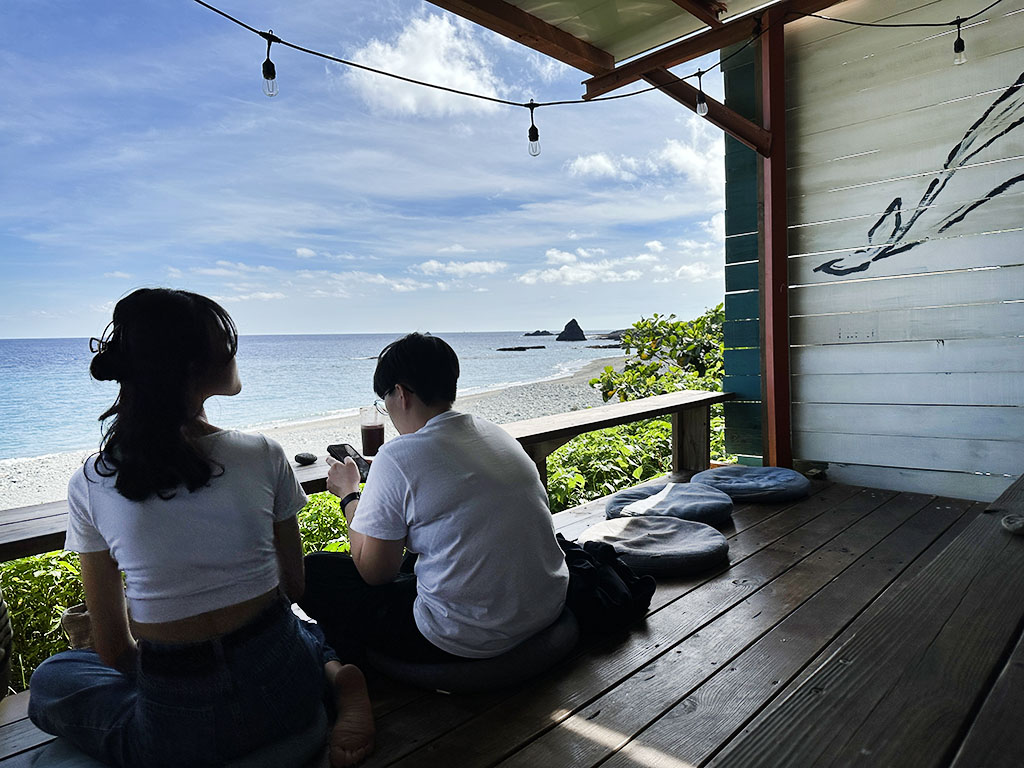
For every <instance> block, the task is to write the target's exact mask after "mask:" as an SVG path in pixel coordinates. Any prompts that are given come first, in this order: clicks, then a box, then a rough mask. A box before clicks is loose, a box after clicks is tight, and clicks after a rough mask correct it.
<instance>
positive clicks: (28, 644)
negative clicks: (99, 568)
mask: <svg viewBox="0 0 1024 768" xmlns="http://www.w3.org/2000/svg"><path fill="white" fill-rule="evenodd" d="M0 586H2V589H3V593H4V599H5V600H6V601H7V606H8V610H9V611H10V615H11V625H12V627H13V629H14V645H13V649H12V653H11V688H12V690H14V691H15V692H17V691H23V690H25V689H26V688H28V681H29V678H30V677H31V676H32V672H33V671H34V670H35V668H36V667H38V666H39V664H40V663H42V661H43V660H44V659H46V658H47V657H49V656H52V655H53V654H55V653H58V652H60V651H63V650H67V647H68V644H67V640H65V638H64V634H63V632H62V631H61V628H60V616H61V614H62V613H63V612H64V609H65V608H67V607H68V606H69V605H75V604H76V603H80V602H82V600H84V599H85V598H84V596H83V594H82V578H81V573H80V571H79V569H78V555H77V554H75V553H74V552H47V553H46V554H42V555H35V556H33V557H23V558H21V559H19V560H11V561H9V562H6V563H0Z"/></svg>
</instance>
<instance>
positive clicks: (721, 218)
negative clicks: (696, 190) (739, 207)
mask: <svg viewBox="0 0 1024 768" xmlns="http://www.w3.org/2000/svg"><path fill="white" fill-rule="evenodd" d="M701 227H702V228H703V229H704V231H705V232H707V233H708V234H709V235H711V237H713V238H714V239H715V241H716V242H720V243H722V242H725V211H719V212H718V213H716V214H715V215H714V216H712V217H711V218H710V219H708V220H707V221H705V222H704V223H703V224H701Z"/></svg>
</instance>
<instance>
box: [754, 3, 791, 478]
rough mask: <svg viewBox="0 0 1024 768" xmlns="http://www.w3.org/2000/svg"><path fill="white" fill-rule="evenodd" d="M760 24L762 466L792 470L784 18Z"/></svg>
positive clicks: (770, 14) (775, 14) (774, 12)
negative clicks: (766, 142)
mask: <svg viewBox="0 0 1024 768" xmlns="http://www.w3.org/2000/svg"><path fill="white" fill-rule="evenodd" d="M762 24H763V25H764V26H765V27H767V31H766V32H765V33H764V34H763V35H762V36H761V115H762V122H763V126H764V128H765V130H767V131H768V132H769V133H770V134H771V137H772V138H771V148H770V150H769V152H768V155H767V156H765V157H764V158H763V174H762V184H763V186H762V199H763V201H764V228H763V232H764V264H763V269H764V281H763V288H762V291H761V297H762V314H761V318H762V327H761V336H762V350H763V359H764V413H765V420H764V463H765V464H767V465H769V466H775V467H791V466H792V464H793V448H792V442H791V429H790V427H791V424H790V412H789V411H790V386H789V264H788V261H789V243H788V237H787V227H788V219H787V216H786V202H787V200H786V198H787V187H786V47H785V38H786V35H785V14H784V12H783V11H782V10H781V9H780V8H779V7H778V6H775V7H773V8H769V9H768V11H767V12H766V13H765V15H764V17H763V19H762Z"/></svg>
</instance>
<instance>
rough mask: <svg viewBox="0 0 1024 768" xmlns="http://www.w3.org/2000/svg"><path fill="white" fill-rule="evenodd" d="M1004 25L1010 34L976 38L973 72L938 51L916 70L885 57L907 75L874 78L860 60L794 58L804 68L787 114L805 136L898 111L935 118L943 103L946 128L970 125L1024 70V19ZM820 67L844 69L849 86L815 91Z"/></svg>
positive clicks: (851, 126) (868, 121) (796, 78)
mask: <svg viewBox="0 0 1024 768" xmlns="http://www.w3.org/2000/svg"><path fill="white" fill-rule="evenodd" d="M1000 26H1001V27H1002V28H1003V30H1004V33H1005V34H1006V37H999V36H997V37H988V36H985V37H978V38H975V40H974V41H973V42H972V44H973V45H976V48H977V54H978V58H977V59H976V60H975V61H974V62H972V69H971V71H970V72H968V71H967V69H968V68H967V67H960V68H958V69H956V70H954V69H952V68H950V67H948V66H944V62H943V64H942V65H938V66H936V57H934V56H928V57H925V58H921V59H919V63H920V65H921V66H920V68H919V69H918V71H916V72H915V71H912V70H913V69H914V64H913V63H912V62H910V61H903V60H900V59H899V58H896V57H892V56H887V57H884V58H883V59H882V60H881V61H879V64H880V65H883V66H884V65H888V67H890V68H898V69H899V70H901V71H902V70H903V69H907V70H908V76H907V77H903V76H900V75H898V74H897V75H892V76H890V77H885V78H873V77H872V75H870V74H867V73H868V72H869V71H870V67H863V66H861V63H860V62H857V63H855V64H852V65H846V66H844V63H843V62H842V61H841V60H839V59H838V58H837V57H833V56H819V57H817V60H816V61H814V60H808V59H799V60H793V62H794V65H795V66H799V69H800V71H799V72H797V73H795V76H794V78H793V80H794V81H795V82H794V84H796V83H799V86H798V87H796V88H795V89H794V93H793V97H792V101H791V104H792V110H791V111H790V115H789V122H790V126H791V127H792V130H793V133H794V134H795V135H797V136H801V137H803V136H808V135H815V134H818V133H823V132H835V133H837V134H839V133H842V132H843V131H844V130H845V131H848V132H851V133H852V132H854V131H858V130H863V129H864V128H865V126H868V125H870V124H871V123H873V122H874V121H876V120H880V119H885V118H887V117H889V116H891V115H893V114H894V113H896V112H899V113H901V114H903V115H905V116H906V118H907V119H909V120H913V119H915V118H917V117H920V113H922V112H924V113H928V112H930V113H931V114H932V116H933V119H934V115H935V110H936V109H937V108H941V111H942V113H943V119H945V120H946V125H947V127H950V128H953V126H962V128H960V129H959V130H960V131H961V132H962V131H963V130H966V129H967V128H968V127H969V126H970V125H971V124H972V123H973V122H974V119H972V118H971V117H970V116H969V115H970V114H972V113H974V114H975V115H976V117H977V116H980V113H981V112H983V111H984V110H985V109H986V108H987V106H988V104H990V103H991V102H992V100H993V98H994V97H993V96H992V95H991V94H990V89H998V88H1003V89H1005V88H1008V87H1009V86H1010V85H1011V84H1012V83H1013V81H1014V78H1016V76H1017V75H1019V74H1020V71H1021V70H1020V67H1019V64H1020V50H1021V43H1020V40H1021V38H1020V34H1021V30H1022V29H1024V23H1021V22H1016V23H1014V22H1012V21H1011V22H1010V23H1004V24H1002V25H1000ZM1014 33H1016V36H1017V39H1016V40H1015V41H1013V40H1012V37H1013V35H1014ZM1014 44H1015V45H1014ZM947 50H948V49H947ZM986 53H987V55H985V54H986ZM822 69H830V70H841V75H842V76H843V78H844V79H845V80H846V82H845V83H844V85H843V88H844V89H845V90H835V91H832V92H830V93H823V92H820V91H819V92H817V93H815V92H814V91H813V90H812V89H813V84H812V83H811V82H808V81H813V80H814V79H820V78H815V77H814V73H815V72H818V71H821V70H822ZM862 72H864V73H865V74H861V73H862ZM805 83H807V85H806V86H805ZM986 102H987V103H986ZM816 110H817V111H816ZM976 117H975V119H976ZM908 135H910V136H912V135H913V134H908ZM956 140H957V138H954V139H953V143H955V142H956ZM837 145H838V144H837ZM950 146H952V144H950ZM947 149H948V148H947Z"/></svg>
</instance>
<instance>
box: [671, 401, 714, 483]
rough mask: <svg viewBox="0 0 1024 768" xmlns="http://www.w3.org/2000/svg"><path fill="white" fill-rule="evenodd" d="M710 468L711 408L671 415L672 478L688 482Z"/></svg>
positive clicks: (706, 407) (706, 406) (705, 407)
mask: <svg viewBox="0 0 1024 768" xmlns="http://www.w3.org/2000/svg"><path fill="white" fill-rule="evenodd" d="M710 465H711V406H709V405H705V406H704V407H702V408H700V407H698V408H687V409H686V410H685V411H676V412H675V413H673V414H672V476H673V477H674V478H679V479H683V478H684V477H685V478H686V479H689V476H690V475H692V474H693V473H695V472H702V471H703V470H705V469H707V468H708V467H709V466H710Z"/></svg>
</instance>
